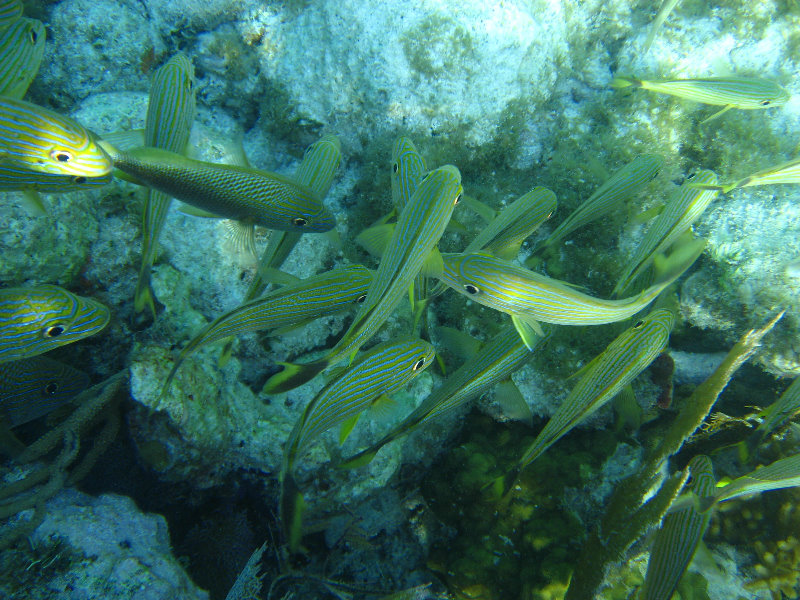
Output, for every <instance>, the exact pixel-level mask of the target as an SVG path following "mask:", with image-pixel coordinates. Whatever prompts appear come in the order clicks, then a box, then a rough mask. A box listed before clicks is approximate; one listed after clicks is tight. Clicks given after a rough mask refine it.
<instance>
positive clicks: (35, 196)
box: [22, 190, 47, 217]
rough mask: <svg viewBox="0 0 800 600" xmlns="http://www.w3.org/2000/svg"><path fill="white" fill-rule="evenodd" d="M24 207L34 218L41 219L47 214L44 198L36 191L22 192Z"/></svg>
mask: <svg viewBox="0 0 800 600" xmlns="http://www.w3.org/2000/svg"><path fill="white" fill-rule="evenodd" d="M22 206H24V207H25V210H27V211H28V214H30V215H31V216H32V217H41V216H43V215H46V214H47V209H46V208H45V207H44V203H43V202H42V197H41V196H40V195H39V192H37V191H36V190H24V191H23V192H22Z"/></svg>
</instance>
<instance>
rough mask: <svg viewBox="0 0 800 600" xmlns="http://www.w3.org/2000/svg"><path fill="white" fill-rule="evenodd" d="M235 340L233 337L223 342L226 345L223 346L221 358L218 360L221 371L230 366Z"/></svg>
mask: <svg viewBox="0 0 800 600" xmlns="http://www.w3.org/2000/svg"><path fill="white" fill-rule="evenodd" d="M233 340H234V338H233V336H231V337H229V338H225V339H224V340H222V341H223V342H224V345H223V346H222V351H221V352H220V353H219V358H218V359H217V366H218V367H219V368H220V369H221V368H222V367H224V366H225V365H227V364H228V361H229V360H230V359H231V355H233Z"/></svg>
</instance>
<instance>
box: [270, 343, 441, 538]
mask: <svg viewBox="0 0 800 600" xmlns="http://www.w3.org/2000/svg"><path fill="white" fill-rule="evenodd" d="M433 357H434V349H433V346H431V345H430V344H429V343H428V342H426V341H424V340H421V339H418V338H411V337H405V338H400V339H396V340H392V341H389V342H384V343H382V344H378V345H377V346H375V347H374V348H371V349H370V350H368V351H367V352H365V353H364V354H363V355H362V356H361V357H359V358H358V360H356V361H355V362H354V363H353V364H352V365H350V366H349V367H348V368H347V369H346V370H344V371H343V372H342V373H341V374H340V375H338V376H337V377H335V378H333V379H332V380H331V381H329V382H328V383H327V384H326V385H325V387H323V388H322V389H321V390H320V391H319V392H318V393H317V395H316V396H314V398H312V400H311V401H310V402H309V403H308V405H306V408H305V410H304V411H303V414H302V415H301V416H300V418H299V419H298V420H297V422H296V423H295V426H294V428H293V429H292V431H291V433H290V434H289V438H288V440H287V441H286V445H285V446H284V453H283V464H282V467H281V475H280V479H281V502H280V513H281V514H280V517H281V523H282V525H283V527H284V531H286V533H287V537H288V540H289V547H290V548H291V549H292V550H296V549H297V547H298V545H299V543H300V535H301V517H302V514H301V513H302V506H303V501H302V495H301V494H300V492H299V489H298V488H297V485H296V483H295V482H294V479H293V477H292V471H293V470H294V465H295V462H296V461H297V459H298V458H299V457H300V455H301V453H302V452H303V450H305V449H306V448H307V447H308V445H309V444H310V443H312V442H314V441H316V440H318V439H319V436H320V435H321V434H322V433H324V432H325V431H327V430H328V429H330V428H331V427H335V426H336V425H340V424H342V425H343V424H345V423H346V422H347V421H352V419H353V418H357V417H358V416H359V415H360V414H361V413H362V412H363V411H364V410H366V409H367V408H369V407H370V406H371V405H372V404H373V403H375V402H376V401H377V400H378V399H379V398H381V397H382V396H384V395H386V394H390V393H392V392H393V391H395V390H399V389H400V388H402V387H404V386H405V385H407V384H408V383H409V382H410V381H411V380H412V379H413V378H414V377H416V376H417V375H419V374H420V373H422V372H423V371H424V370H425V369H426V368H427V367H428V365H430V364H431V361H432V360H433Z"/></svg>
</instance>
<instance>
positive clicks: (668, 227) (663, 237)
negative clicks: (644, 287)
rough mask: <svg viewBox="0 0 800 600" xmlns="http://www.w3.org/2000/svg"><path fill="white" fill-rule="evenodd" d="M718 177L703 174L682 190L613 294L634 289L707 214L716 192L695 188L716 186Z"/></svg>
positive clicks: (638, 248) (642, 244) (638, 249)
mask: <svg viewBox="0 0 800 600" xmlns="http://www.w3.org/2000/svg"><path fill="white" fill-rule="evenodd" d="M716 182H717V176H716V175H715V174H714V173H713V172H711V171H700V172H699V173H697V174H696V175H695V176H694V177H693V178H692V179H690V180H687V182H686V183H685V184H684V185H682V186H681V187H680V188H678V191H677V193H676V194H675V195H674V196H673V197H672V198H671V199H670V200H669V201H667V204H666V206H664V210H662V211H661V214H659V215H658V216H657V217H656V218H655V220H654V221H653V224H652V225H651V226H650V227H649V228H648V229H647V233H646V234H645V236H644V239H643V240H642V241H641V242H640V243H639V244H638V245H637V246H636V250H635V252H634V253H633V255H632V256H631V257H630V259H628V263H627V265H626V267H625V270H624V271H623V273H622V275H621V276H620V279H619V283H617V285H616V287H615V288H614V291H613V292H612V294H613V295H614V296H619V295H620V294H622V293H623V292H625V291H626V290H627V289H628V288H630V287H631V285H632V284H633V282H634V281H635V280H636V279H637V278H638V277H639V276H640V275H641V274H642V272H643V271H644V270H645V269H646V268H647V267H648V266H649V265H650V263H651V262H652V261H653V259H654V258H655V256H656V254H657V253H659V252H662V253H663V252H664V251H665V250H666V249H667V248H669V247H670V245H671V244H672V243H673V242H674V241H675V240H677V239H678V238H679V237H680V236H681V235H682V234H684V233H685V232H686V231H687V230H688V229H689V227H691V225H692V223H694V222H695V221H696V220H697V219H699V218H700V216H701V215H702V214H703V213H704V212H705V210H706V208H708V205H709V204H711V201H712V200H714V198H716V196H717V193H716V191H715V190H708V189H698V188H697V187H695V186H694V185H693V184H695V183H697V184H701V185H713V184H716Z"/></svg>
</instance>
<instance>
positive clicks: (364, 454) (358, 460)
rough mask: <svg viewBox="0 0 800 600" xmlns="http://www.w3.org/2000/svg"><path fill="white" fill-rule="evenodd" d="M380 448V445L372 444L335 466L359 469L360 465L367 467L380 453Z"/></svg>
mask: <svg viewBox="0 0 800 600" xmlns="http://www.w3.org/2000/svg"><path fill="white" fill-rule="evenodd" d="M378 450H380V446H377V447H376V446H371V447H369V448H367V449H366V450H362V451H361V452H359V453H358V454H355V455H353V456H351V457H350V458H348V459H347V460H343V461H342V462H340V463H338V464H336V465H335V466H336V468H337V469H358V468H359V467H366V466H367V465H368V464H369V463H371V462H372V459H373V458H375V456H376V455H377V454H378Z"/></svg>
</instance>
